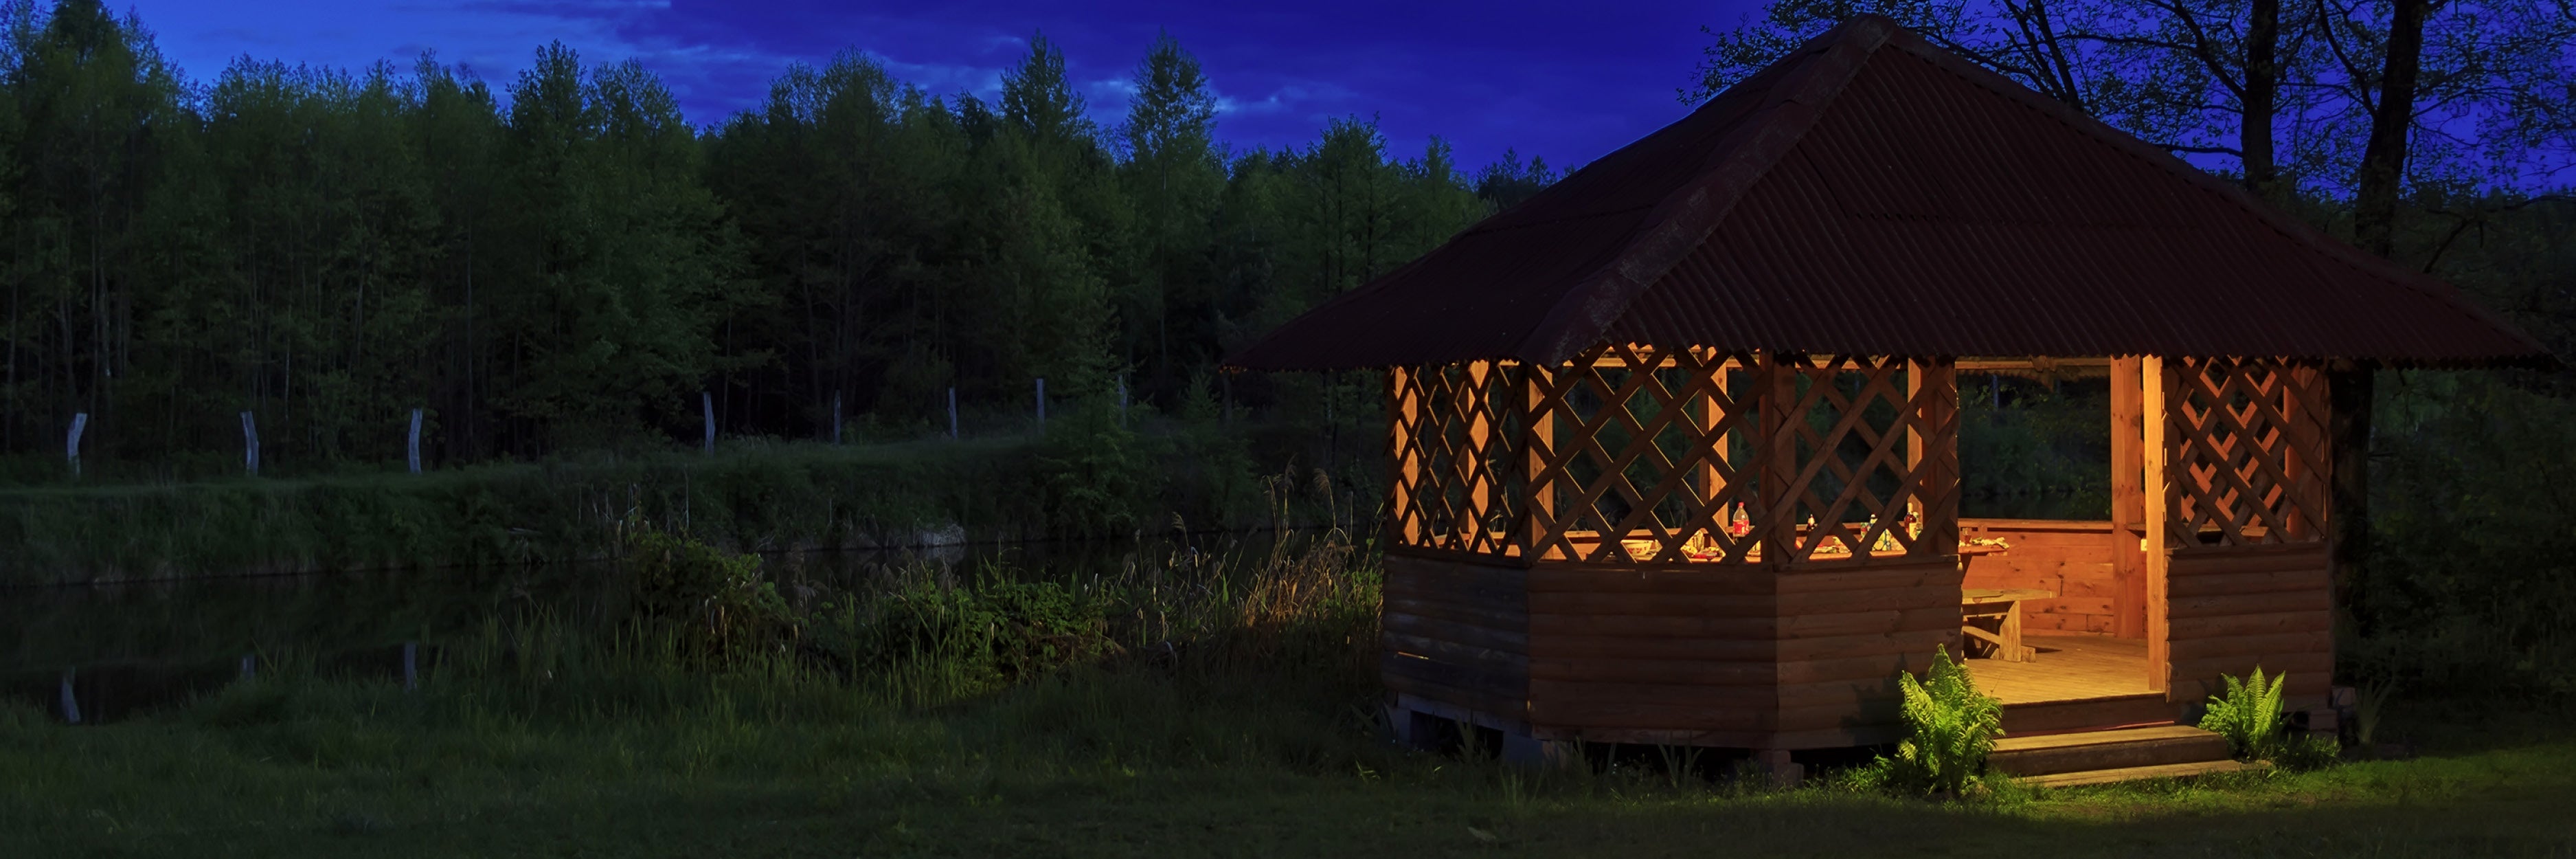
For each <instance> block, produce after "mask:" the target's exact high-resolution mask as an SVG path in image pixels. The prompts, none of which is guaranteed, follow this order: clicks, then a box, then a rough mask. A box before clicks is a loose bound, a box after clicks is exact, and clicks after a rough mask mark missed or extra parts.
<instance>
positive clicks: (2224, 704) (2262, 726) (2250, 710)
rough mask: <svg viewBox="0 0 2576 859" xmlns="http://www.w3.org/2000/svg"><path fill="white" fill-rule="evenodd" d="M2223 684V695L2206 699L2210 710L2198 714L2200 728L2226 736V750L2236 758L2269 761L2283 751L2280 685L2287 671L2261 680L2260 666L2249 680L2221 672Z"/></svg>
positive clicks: (2261, 669) (2256, 667)
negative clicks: (2268, 679) (2224, 688)
mask: <svg viewBox="0 0 2576 859" xmlns="http://www.w3.org/2000/svg"><path fill="white" fill-rule="evenodd" d="M2218 679H2219V680H2220V681H2221V682H2223V683H2225V684H2226V693H2225V694H2224V695H2212V696H2210V698H2209V712H2207V713H2204V714H2202V715H2201V717H2200V729H2201V730H2204V731H2208V732H2210V733H2213V734H2217V735H2219V736H2222V737H2226V738H2227V748H2228V751H2230V752H2232V753H2234V754H2235V755H2236V758H2237V759H2238V760H2246V761H2257V760H2271V759H2273V758H2277V757H2279V756H2280V755H2281V752H2282V751H2283V746H2282V738H2283V735H2284V734H2285V731H2284V730H2283V728H2282V715H2283V714H2282V712H2281V687H2282V686H2283V685H2284V683H2283V681H2286V680H2288V679H2290V675H2288V674H2280V675H2277V676H2274V677H2273V678H2272V679H2271V682H2268V683H2266V682H2264V680H2263V667H2262V666H2260V665H2257V666H2255V667H2254V676H2253V677H2252V678H2251V679H2240V678H2237V677H2233V676H2227V675H2221V676H2220V677H2219V678H2218Z"/></svg>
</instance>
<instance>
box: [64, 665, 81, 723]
mask: <svg viewBox="0 0 2576 859" xmlns="http://www.w3.org/2000/svg"><path fill="white" fill-rule="evenodd" d="M63 721H64V722H65V723H66V724H73V725H77V724H80V721H81V714H80V698H79V696H76V695H73V694H72V669H69V668H65V669H63Z"/></svg>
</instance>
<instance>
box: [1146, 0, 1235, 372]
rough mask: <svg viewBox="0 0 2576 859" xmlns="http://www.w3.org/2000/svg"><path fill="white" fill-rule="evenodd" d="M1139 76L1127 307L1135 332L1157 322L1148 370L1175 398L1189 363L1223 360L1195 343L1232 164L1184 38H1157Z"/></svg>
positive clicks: (1208, 296)
mask: <svg viewBox="0 0 2576 859" xmlns="http://www.w3.org/2000/svg"><path fill="white" fill-rule="evenodd" d="M1133 83H1134V86H1135V97H1134V100H1133V101H1132V102H1130V104H1129V106H1128V111H1127V123H1126V125H1125V126H1124V127H1123V129H1122V131H1123V132H1124V136H1125V138H1126V143H1127V153H1128V154H1127V163H1126V164H1125V165H1124V170H1123V171H1122V174H1123V175H1122V178H1123V179H1124V181H1125V183H1126V187H1127V195H1128V198H1129V200H1130V201H1132V206H1133V207H1134V211H1135V213H1136V215H1135V217H1136V220H1135V225H1136V230H1135V238H1136V241H1137V248H1136V249H1135V253H1134V258H1135V259H1136V264H1137V270H1136V276H1135V278H1134V281H1133V282H1134V285H1135V288H1134V289H1132V290H1130V291H1129V293H1128V296H1127V298H1126V299H1125V300H1124V301H1122V302H1121V306H1122V307H1123V308H1124V311H1125V312H1124V313H1123V315H1124V316H1125V318H1126V319H1127V320H1129V325H1130V327H1131V329H1134V328H1140V327H1141V324H1140V323H1143V322H1144V321H1146V320H1151V324H1152V331H1151V332H1150V337H1151V344H1152V345H1151V355H1152V360H1151V361H1150V364H1149V365H1150V366H1151V368H1152V371H1151V373H1150V376H1151V378H1152V379H1153V382H1154V390H1155V392H1157V393H1158V394H1161V395H1163V396H1167V397H1168V396H1175V395H1178V394H1179V393H1180V392H1181V386H1182V385H1183V383H1184V382H1185V381H1186V376H1187V374H1186V372H1185V371H1183V370H1182V369H1181V365H1182V364H1184V363H1186V364H1199V363H1204V362H1206V361H1208V360H1211V359H1213V358H1214V357H1216V356H1214V355H1211V354H1207V352H1206V350H1205V349H1193V348H1190V344H1200V343H1207V342H1209V337H1208V335H1209V334H1210V333H1211V332H1209V331H1208V330H1207V328H1206V325H1207V324H1209V323H1211V322H1213V320H1214V317H1213V316H1212V314H1211V313H1210V312H1209V311H1210V308H1211V303H1212V302H1213V301H1214V299H1215V295H1214V293H1213V292H1212V291H1211V290H1210V289H1209V286H1210V285H1211V283H1212V278H1211V277H1210V274H1211V272H1210V271H1209V243H1210V242H1211V241H1212V238H1213V237H1212V236H1211V235H1210V233H1209V214H1210V211H1211V210H1212V209H1213V208H1214V206H1215V205H1216V202H1217V196H1218V194H1217V192H1218V190H1219V189H1220V188H1221V187H1222V186H1223V185H1224V183H1225V170H1224V165H1223V163H1222V161H1221V159H1220V158H1219V156H1218V154H1217V151H1216V146H1215V132H1216V94H1215V93H1214V92H1211V91H1210V90H1209V89H1208V81H1207V76H1206V75H1205V74H1204V73H1203V72H1202V71H1201V70H1200V68H1199V62H1198V59H1197V58H1196V57H1193V56H1190V54H1189V52H1187V51H1185V50H1182V48H1181V44H1180V42H1179V40H1176V39H1174V38H1172V35H1171V34H1170V33H1168V32H1167V33H1163V34H1161V35H1160V36H1158V37H1156V38H1155V40H1154V46H1153V48H1152V49H1151V50H1149V51H1147V52H1146V55H1145V59H1144V61H1143V62H1141V63H1139V64H1137V67H1136V73H1135V76H1134V79H1133ZM1176 324H1177V325H1178V326H1180V327H1181V328H1182V329H1183V330H1182V332H1181V335H1180V337H1181V342H1182V343H1183V350H1184V351H1183V352H1182V354H1179V355H1175V354H1173V346H1172V343H1173V330H1172V329H1173V328H1174V327H1175V325H1176ZM1136 333H1137V334H1140V335H1141V334H1145V333H1146V332H1143V331H1137V332H1136ZM1142 339H1143V338H1142V337H1131V338H1130V343H1129V346H1128V349H1127V352H1126V354H1127V357H1128V360H1129V361H1130V362H1133V363H1147V362H1144V361H1143V360H1141V359H1142V357H1143V356H1142V353H1144V352H1145V351H1146V350H1145V349H1142V348H1139V344H1138V343H1137V342H1136V341H1138V340H1142Z"/></svg>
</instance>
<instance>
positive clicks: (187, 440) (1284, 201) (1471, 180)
mask: <svg viewBox="0 0 2576 859" xmlns="http://www.w3.org/2000/svg"><path fill="white" fill-rule="evenodd" d="M0 23H5V26H6V28H7V32H6V34H5V35H6V39H5V47H0V50H5V56H0V211H5V215H6V219H5V222H0V223H4V224H5V226H0V230H5V235H4V236H0V243H5V244H4V245H0V246H5V247H6V248H7V257H6V262H5V265H0V280H5V281H6V287H5V288H6V291H7V295H6V296H5V298H0V301H5V302H6V304H5V307H0V312H5V313H6V314H7V315H6V329H5V332H0V337H5V342H6V349H7V352H6V356H5V364H6V368H5V371H4V372H5V378H4V379H0V399H5V419H0V450H5V451H6V452H8V453H11V454H39V453H44V452H51V453H52V455H55V456H59V455H61V451H62V449H63V444H64V440H65V432H66V429H67V427H68V426H69V424H70V423H71V421H72V418H73V416H74V415H75V414H76V413H87V414H89V415H90V423H89V429H88V431H87V432H86V433H85V437H84V440H83V445H82V446H83V453H84V458H93V459H95V458H121V459H127V460H136V459H153V458H161V457H169V456H186V455H199V456H211V455H216V454H228V455H232V456H238V455H239V454H238V452H239V450H240V444H241V432H240V421H239V418H238V417H237V414H238V413H240V412H243V411H250V412H253V413H254V414H255V415H256V418H257V421H258V424H259V427H260V431H261V436H262V439H261V441H262V446H263V450H264V456H265V457H267V458H270V459H272V460H283V461H285V462H288V463H295V462H302V463H308V464H310V463H325V462H337V461H372V462H382V461H388V460H397V459H399V458H400V457H401V456H402V449H403V440H402V436H403V432H404V431H405V426H406V421H407V418H408V414H409V411H410V409H412V408H416V407H418V408H425V409H426V410H427V415H428V424H429V426H428V429H427V430H426V435H427V438H428V442H427V446H428V447H429V455H430V457H431V459H432V461H433V462H439V461H446V462H455V461H467V460H481V459H490V458H496V457H513V458H526V457H534V456H542V455H546V454H549V453H553V452H558V451H564V450H570V449H579V448H595V447H613V446H625V445H634V444H642V445H658V444H663V443H666V442H665V441H664V440H666V439H669V438H671V437H673V436H682V437H692V436H694V435H695V433H696V431H697V427H698V423H699V417H698V411H699V396H698V394H699V392H700V391H706V392H708V393H709V394H710V395H711V396H712V398H713V400H714V402H715V406H716V410H717V414H718V422H719V424H720V429H721V430H722V431H723V432H726V433H728V434H744V435H767V436H780V437H791V438H794V437H803V438H813V437H819V436H823V435H827V434H828V432H829V427H830V425H831V423H830V422H831V420H832V416H833V415H834V414H835V403H836V401H837V402H838V403H839V404H840V409H841V413H843V414H845V415H847V416H849V418H850V419H851V420H853V421H858V420H862V419H863V418H862V416H864V420H865V421H866V422H868V423H870V424H872V425H878V426H890V427H897V428H900V427H907V426H920V427H928V426H930V425H932V423H933V421H934V419H936V420H943V421H944V418H936V417H935V416H937V415H939V414H940V413H941V412H942V411H943V410H944V408H945V389H946V388H948V387H951V386H954V387H956V388H958V389H959V392H960V397H961V399H963V400H964V401H966V402H967V403H968V404H969V405H970V407H973V406H974V405H976V404H989V406H988V407H990V408H994V409H999V408H1000V407H1001V406H1000V404H1003V403H1008V404H1009V405H1011V406H1013V407H1017V408H1020V409H1026V407H1027V404H1028V402H1029V388H1030V385H1031V380H1032V379H1033V378H1036V377H1044V378H1046V379H1047V380H1048V388H1049V392H1050V394H1051V395H1060V396H1064V397H1068V398H1079V397H1083V396H1086V395H1094V394H1099V393H1102V392H1105V391H1107V390H1109V389H1110V388H1111V387H1112V386H1113V385H1114V384H1116V381H1117V380H1118V379H1121V378H1124V379H1127V380H1128V382H1129V384H1130V385H1131V387H1132V391H1133V393H1134V395H1135V396H1136V397H1137V398H1138V399H1140V400H1142V401H1144V402H1146V403H1149V404H1161V405H1164V406H1166V407H1173V406H1178V405H1180V402H1181V401H1182V400H1184V399H1186V398H1189V397H1193V396H1196V397H1199V398H1202V399H1204V398H1206V397H1209V396H1212V395H1211V394H1210V393H1209V391H1211V390H1212V388H1213V386H1215V384H1216V383H1215V382H1213V381H1212V375H1211V374H1212V371H1213V369H1214V364H1215V361H1216V359H1217V358H1219V357H1220V356H1221V355H1222V354H1223V353H1224V352H1225V351H1226V350H1227V349H1229V348H1230V347H1233V346H1235V345H1239V344H1240V343H1241V342H1242V341H1243V339H1244V338H1246V337H1247V336H1250V335H1251V334H1254V333H1257V332H1259V331H1261V330H1263V329H1264V328H1265V327H1267V326H1270V325H1275V324H1276V323H1278V322H1280V321H1282V320H1284V319H1285V318H1287V317H1288V316H1291V315H1293V314H1294V313H1295V312H1297V311H1299V310H1301V309H1303V308H1305V307H1307V306H1309V305H1311V304H1313V303H1314V302H1316V301H1318V300H1321V299H1322V298H1324V297H1326V296H1329V295H1331V294H1333V293H1336V292H1339V291H1342V290H1346V289H1350V288H1352V287H1353V286H1356V285H1358V284H1360V283H1361V282H1363V281H1365V280H1367V279H1368V278H1370V277H1371V276H1373V275H1375V274H1377V273H1380V272H1383V271H1384V270H1386V269H1388V268H1390V267H1392V266H1394V265H1396V264H1399V263H1402V262H1404V261H1405V260H1407V259H1409V258H1411V257H1413V256H1415V255H1417V254H1419V253H1421V252H1423V251H1425V250H1428V249H1429V248H1431V247H1432V246H1434V245H1435V244H1437V243H1439V242H1440V241H1442V240H1444V239H1445V238H1446V237H1448V236H1449V235H1450V234H1452V233H1453V232H1455V231H1457V230H1458V229H1460V228H1462V227H1464V226H1465V225H1467V224H1469V223H1471V222H1473V221H1474V220H1475V219H1477V218H1479V217H1481V216H1483V215H1484V214H1485V213H1487V212H1489V211H1491V210H1492V209H1493V208H1494V207H1495V206H1496V205H1497V203H1498V202H1499V203H1508V202H1511V201H1513V200H1515V199H1517V198H1518V197H1520V196H1525V195H1526V194H1528V193H1529V192H1530V191H1532V190H1534V189H1535V188H1536V187H1538V186H1541V185H1544V184H1545V183H1546V182H1547V181H1548V180H1549V179H1550V178H1551V175H1552V174H1551V173H1550V171H1549V170H1548V168H1547V167H1546V166H1545V165H1543V164H1539V163H1535V162H1532V163H1529V164H1523V163H1521V162H1520V161H1519V160H1518V159H1506V160H1505V161H1504V162H1503V163H1500V164H1497V165H1493V166H1491V167H1488V168H1486V169H1485V170H1484V171H1483V172H1482V173H1481V174H1479V175H1473V176H1471V175H1469V174H1466V173H1464V172H1462V171H1461V169H1460V168H1459V167H1458V165H1456V164H1455V163H1454V162H1453V161H1452V159H1451V156H1450V154H1449V151H1448V149H1447V148H1446V147H1445V146H1444V145H1442V144H1440V143H1438V142H1436V141H1435V142H1434V143H1433V144H1432V145H1431V146H1430V147H1429V149H1428V150H1427V151H1425V152H1422V153H1419V154H1414V155H1404V154H1398V153H1390V152H1389V151H1388V149H1387V145H1386V141H1385V139H1384V138H1383V137H1382V136H1381V135H1380V134H1379V132H1378V130H1377V129H1376V127H1375V126H1374V125H1373V124H1372V123H1370V122H1367V121H1362V120H1356V119H1354V120H1347V121H1336V122H1332V123H1330V124H1329V126H1328V127H1326V128H1324V129H1322V130H1321V132H1322V133H1321V137H1320V139H1318V140H1316V141H1315V142H1313V143H1311V144H1308V145H1306V146H1303V147H1299V148H1294V149H1289V150H1283V151H1267V150H1254V151H1249V152H1240V151H1234V150H1231V149H1229V148H1227V147H1225V146H1223V145H1222V144H1221V143H1220V142H1219V140H1218V139H1217V135H1216V121H1217V110H1216V100H1215V98H1214V96H1213V94H1212V92H1211V91H1210V89H1209V85H1208V81H1207V79H1206V77H1205V76H1204V74H1203V73H1202V72H1201V70H1200V68H1199V65H1198V63H1197V61H1196V60H1195V59H1193V58H1192V57H1191V56H1190V54H1188V53H1187V52H1186V51H1184V50H1183V49H1182V47H1181V46H1180V45H1179V44H1177V43H1176V42H1174V41H1172V40H1171V39H1169V38H1168V37H1167V38H1164V39H1162V40H1161V41H1159V42H1157V43H1155V44H1153V45H1151V46H1150V50H1148V51H1147V52H1146V54H1145V56H1144V58H1143V59H1142V61H1141V62H1140V63H1139V64H1138V66H1137V68H1136V70H1135V73H1134V84H1135V90H1136V92H1135V96H1134V98H1133V100H1132V104H1131V107H1130V109H1129V110H1128V111H1127V113H1126V115H1125V116H1124V117H1123V118H1122V121H1120V122H1118V123H1117V124H1115V125H1103V124H1101V123H1099V122H1098V121H1097V120H1095V119H1094V118H1093V117H1092V116H1091V114H1090V113H1088V112H1087V111H1086V110H1085V105H1084V102H1083V99H1082V98H1081V96H1080V95H1079V94H1078V93H1077V92H1076V91H1075V90H1074V88H1073V86H1072V84H1071V82H1070V81H1068V80H1067V78H1066V77H1065V70H1064V60H1063V57H1062V55H1061V54H1060V53H1059V52H1058V51H1057V50H1056V49H1055V48H1054V47H1052V46H1051V45H1049V44H1048V43H1047V42H1046V41H1045V40H1044V38H1043V37H1040V38H1037V39H1033V40H1032V43H1031V48H1030V51H1029V53H1028V54H1027V56H1026V57H1025V58H1024V60H1023V61H1022V62H1021V64H1020V65H1019V66H1018V67H1017V68H1016V69H1014V70H1012V71H1011V72H1010V73H1008V74H1007V75H1006V76H1005V81H1004V84H1003V87H1002V91H1001V93H1000V95H999V97H998V98H996V99H994V100H992V101H989V102H988V101H985V100H980V99H977V98H975V97H973V96H969V95H953V96H939V95H934V94H931V93H927V92H924V91H922V90H921V89H919V88H917V87H914V86H911V85H908V84H905V83H904V82H902V81H899V80H896V79H894V78H893V77H891V76H890V75H888V74H887V72H886V71H885V69H884V68H882V67H881V66H879V65H877V64H875V63H873V62H871V61H869V60H868V59H867V58H865V57H863V56H861V55H858V54H856V53H850V54H845V55H843V56H841V57H840V58H838V59H836V60H834V61H833V62H831V63H830V64H829V65H826V66H823V67H820V68H813V67H806V66H801V65H800V66H795V67H791V68H788V69H786V70H784V72H783V74H781V75H780V77H779V78H778V79H777V80H776V81H775V82H774V83H773V84H772V86H771V91H770V94H769V97H768V99H767V101H766V103H765V104H764V105H763V106H762V107H760V108H759V109H757V110H753V111H746V112H744V113H741V114H738V115H736V116H733V117H731V118H729V119H726V120H725V121H724V122H722V123H721V124H718V125H715V126H712V127H708V128H704V129H701V128H697V127H693V126H692V125H691V124H690V123H689V121H688V120H687V119H686V118H684V117H683V116H682V115H681V113H680V111H679V109H678V107H677V105H676V104H675V102H674V101H673V99H672V96H671V94H670V93H669V91H668V90H666V89H665V88H664V86H663V85H662V83H661V82H660V81H659V80H657V79H656V78H655V77H654V75H653V74H652V73H651V72H648V71H646V70H645V69H644V68H643V67H641V66H640V65H638V64H636V63H633V62H624V63H614V64H595V63H586V62H585V61H584V60H583V59H582V58H581V57H579V56H577V55H576V54H575V53H574V52H572V51H571V50H568V49H566V48H564V47H563V46H561V45H551V46H547V47H544V48H542V49H539V50H538V51H537V53H536V62H535V63H534V65H533V66H532V67H531V68H529V69H528V70H526V71H524V72H521V73H520V74H519V75H518V76H517V77H516V78H515V79H513V80H511V81H509V82H508V83H507V85H506V88H505V90H504V91H502V92H496V91H494V90H493V89H492V87H491V86H490V85H487V84H486V83H484V82H481V81H478V80H475V79H473V78H472V77H471V76H469V75H467V74H464V73H462V72H460V71H459V70H456V69H453V68H450V67H448V66H444V65H441V64H440V63H438V62H437V61H436V60H435V58H434V57H424V58H423V59H422V60H421V61H420V62H419V63H418V65H417V66H416V67H414V68H412V69H409V70H401V69H396V68H390V67H386V66H381V65H380V66H378V67H376V68H371V69H368V70H365V71H364V72H357V73H350V72H344V71H339V70H332V69H316V68H310V67H304V66H287V65H281V64H278V63H272V62H261V61H256V60H250V59H244V60H240V61H237V62H235V63H234V64H233V65H232V66H230V67H229V68H226V69H224V70H223V71H222V73H221V74H219V75H217V76H216V77H215V78H214V79H213V80H212V81H211V82H208V83H198V82H193V81H190V80H188V79H185V78H183V77H182V76H181V75H180V73H179V71H178V70H176V69H174V68H172V67H171V66H170V65H169V63H167V62H166V61H165V60H163V59H162V58H161V57H160V56H159V54H158V53H157V52H156V50H155V48H154V47H153V45H152V43H151V40H150V36H149V34H148V31H147V30H145V29H144V27H143V26H142V22H140V21H138V20H134V19H131V18H128V19H121V20H120V19H118V18H116V17H114V16H112V15H111V14H110V13H108V12H107V11H106V10H105V9H103V8H102V7H101V5H100V4H99V3H98V2H96V0H64V2H62V3H60V4H59V5H56V6H53V7H51V8H44V7H40V6H38V5H37V4H35V3H34V2H32V0H14V2H9V3H7V4H6V7H5V22H0ZM1270 384H1274V383H1264V385H1265V387H1264V388H1263V390H1261V391H1259V392H1238V394H1239V395H1242V396H1246V397H1253V398H1258V399H1261V400H1264V401H1266V402H1278V403H1284V404H1286V405H1287V406H1289V407H1292V408H1307V409H1309V410H1311V411H1315V412H1318V413H1320V412H1321V411H1322V410H1323V409H1325V408H1329V404H1328V403H1326V402H1325V398H1339V399H1341V400H1347V401H1348V402H1350V403H1352V404H1353V405H1354V406H1364V404H1367V403H1369V402H1370V401H1371V398H1372V397H1373V396H1374V391H1373V390H1371V389H1368V388H1367V387H1366V385H1365V382H1364V380H1356V379H1345V380H1340V381H1338V382H1336V381H1333V380H1290V379H1283V380H1279V381H1278V382H1276V383H1275V384H1276V385H1277V386H1278V387H1275V388H1274V387H1266V386H1267V385H1270ZM1343 411H1344V412H1346V413H1347V412H1348V411H1350V409H1348V408H1345V409H1344V410H1343Z"/></svg>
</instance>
